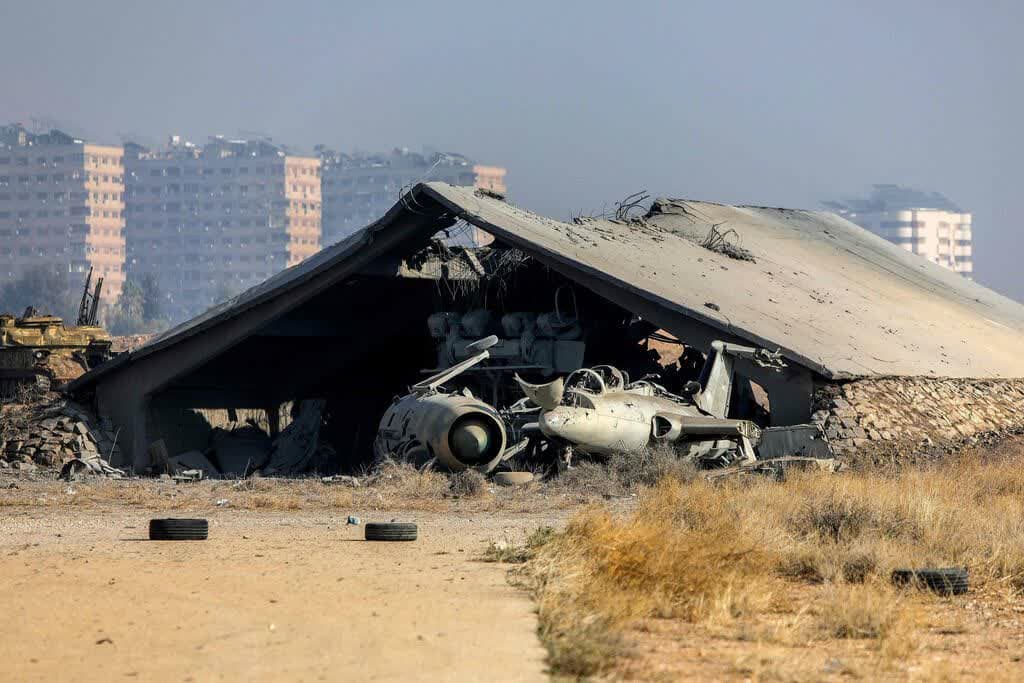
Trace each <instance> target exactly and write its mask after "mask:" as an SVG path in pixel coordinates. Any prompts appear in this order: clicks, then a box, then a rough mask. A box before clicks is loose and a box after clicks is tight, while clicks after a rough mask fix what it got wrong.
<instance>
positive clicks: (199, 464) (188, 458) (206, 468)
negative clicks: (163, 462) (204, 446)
mask: <svg viewBox="0 0 1024 683" xmlns="http://www.w3.org/2000/svg"><path fill="white" fill-rule="evenodd" d="M168 463H169V464H170V467H171V469H172V470H173V471H174V472H178V473H180V474H184V472H181V470H202V471H203V472H205V473H206V474H208V475H211V476H218V475H220V470H218V469H217V467H216V466H214V464H213V463H212V462H210V460H209V458H207V457H206V456H205V455H203V454H202V453H200V452H199V451H186V452H184V453H182V454H180V455H176V456H174V457H173V458H170V459H169V460H168Z"/></svg>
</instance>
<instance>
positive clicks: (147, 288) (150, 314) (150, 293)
mask: <svg viewBox="0 0 1024 683" xmlns="http://www.w3.org/2000/svg"><path fill="white" fill-rule="evenodd" d="M139 288H140V289H141V290H142V317H143V319H145V320H160V317H161V316H160V314H161V312H162V311H163V302H162V299H163V293H162V292H161V291H160V285H159V283H158V282H157V279H156V276H155V275H153V274H152V273H146V274H145V275H143V276H142V280H141V281H140V282H139Z"/></svg>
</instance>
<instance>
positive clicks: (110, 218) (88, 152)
mask: <svg viewBox="0 0 1024 683" xmlns="http://www.w3.org/2000/svg"><path fill="white" fill-rule="evenodd" d="M124 193H125V185H124V152H123V150H122V149H121V148H120V147H112V146H106V145H96V144H91V143H87V142H84V141H82V140H78V139H76V138H73V137H72V136H70V135H67V134H65V133H63V132H61V131H58V130H52V131H50V132H49V133H43V134H34V133H31V132H29V131H27V130H26V129H25V128H23V127H22V126H20V125H11V126H4V127H2V128H0V281H10V280H14V279H17V278H19V277H21V276H22V275H24V274H25V272H26V271H28V270H30V269H32V268H37V267H40V266H44V267H53V268H59V269H61V270H62V271H64V272H67V274H68V283H69V285H70V286H71V287H72V289H78V288H80V287H82V286H83V284H84V283H85V277H86V275H87V273H88V272H89V269H90V268H92V269H94V271H95V275H96V276H99V277H103V279H104V283H103V300H104V301H105V302H107V303H112V302H114V301H116V300H117V298H118V297H119V296H120V295H121V289H122V287H123V286H124V281H125V267H124V263H125V232H124V228H125V218H124Z"/></svg>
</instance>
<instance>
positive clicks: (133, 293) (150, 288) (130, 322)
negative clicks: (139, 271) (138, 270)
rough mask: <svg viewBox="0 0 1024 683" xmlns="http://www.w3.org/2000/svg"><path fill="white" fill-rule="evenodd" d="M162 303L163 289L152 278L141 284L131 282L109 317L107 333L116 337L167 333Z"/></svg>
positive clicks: (127, 283)
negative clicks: (161, 308)
mask: <svg viewBox="0 0 1024 683" xmlns="http://www.w3.org/2000/svg"><path fill="white" fill-rule="evenodd" d="M160 299H161V294H160V288H159V286H158V285H157V281H156V278H155V277H153V276H152V275H144V276H143V277H142V279H141V280H140V281H139V282H138V283H136V281H134V280H128V281H127V282H125V283H124V288H123V289H122V290H121V298H119V299H118V300H117V303H116V304H115V305H114V307H113V308H112V309H110V312H109V314H108V315H107V329H108V330H109V331H110V333H111V334H113V335H115V336H122V335H126V334H150V333H153V332H161V331H163V330H164V329H166V328H167V321H166V320H163V319H162V318H160V303H161V301H160Z"/></svg>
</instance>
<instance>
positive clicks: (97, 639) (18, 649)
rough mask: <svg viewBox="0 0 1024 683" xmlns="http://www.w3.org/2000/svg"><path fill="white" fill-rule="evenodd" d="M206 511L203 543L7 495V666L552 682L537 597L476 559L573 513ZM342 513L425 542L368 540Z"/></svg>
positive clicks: (22, 673) (3, 513)
mask: <svg viewBox="0 0 1024 683" xmlns="http://www.w3.org/2000/svg"><path fill="white" fill-rule="evenodd" d="M3 495H4V492H2V491H0V496H3ZM203 514H204V516H205V517H207V518H208V519H209V521H210V539H209V540H208V541H205V542H201V541H200V542H153V541H149V540H147V525H148V520H149V518H150V517H153V516H167V513H159V514H158V513H153V512H152V511H147V510H145V509H126V508H124V507H120V508H119V507H110V506H105V507H92V506H90V507H88V508H86V509H68V508H63V509H54V508H53V507H47V506H24V505H15V506H6V507H0V614H2V615H3V616H4V618H3V622H2V624H0V661H2V662H3V663H4V664H3V674H2V675H0V678H4V679H7V680H19V681H29V680H131V679H136V680H148V681H211V680H295V681H298V680H382V681H386V680H396V681H397V680H402V681H407V680H509V681H512V680H515V681H520V680H524V681H525V680H542V679H545V678H546V674H545V664H544V651H543V648H542V647H541V645H540V643H539V641H538V640H537V637H536V633H535V631H536V627H537V623H536V617H535V614H534V612H533V607H532V605H531V603H530V601H529V599H528V597H527V596H526V595H524V594H523V593H521V592H518V591H516V590H515V589H514V588H512V587H510V586H509V584H508V582H507V581H506V576H505V572H506V567H505V566H503V565H498V564H488V563H483V562H480V561H479V560H478V558H479V557H480V554H481V553H482V551H483V550H484V548H485V547H486V545H487V543H488V542H489V541H492V540H501V539H506V538H507V539H509V540H511V541H514V542H521V541H522V539H523V537H524V536H525V534H526V533H528V532H530V531H532V530H534V529H536V528H537V527H538V526H539V525H542V524H558V523H560V522H561V521H562V520H563V519H564V513H559V512H552V513H526V514H523V513H515V514H512V513H500V514H495V513H480V512H473V513H467V514H464V515H452V514H438V513H429V512H415V513H404V514H403V513H400V512H389V513H387V514H381V513H377V514H373V513H370V514H367V513H366V512H365V511H360V510H346V511H344V512H342V511H339V510H331V509H319V510H302V511H292V512H276V511H275V512H267V511H254V510H237V509H235V510H232V509H230V508H224V509H217V510H214V511H209V512H204V513H203ZM348 514H354V515H359V516H360V517H362V518H363V520H364V521H365V520H366V519H371V520H372V519H384V520H385V521H386V520H387V519H391V518H398V519H400V520H403V521H405V520H415V521H416V522H418V524H419V527H420V539H419V540H418V541H417V542H414V543H370V542H365V541H363V540H362V534H363V527H362V526H346V524H345V521H346V516H347V515H348ZM178 516H185V515H178Z"/></svg>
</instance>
